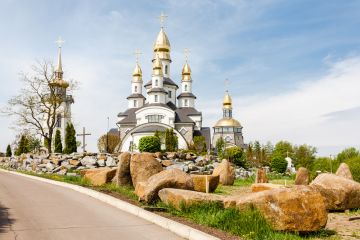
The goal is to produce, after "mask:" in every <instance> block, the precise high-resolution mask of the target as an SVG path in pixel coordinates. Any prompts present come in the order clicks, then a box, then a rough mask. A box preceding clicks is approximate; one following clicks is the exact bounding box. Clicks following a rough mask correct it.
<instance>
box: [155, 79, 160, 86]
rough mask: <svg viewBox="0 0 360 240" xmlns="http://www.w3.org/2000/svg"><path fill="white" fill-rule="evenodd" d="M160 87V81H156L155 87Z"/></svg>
mask: <svg viewBox="0 0 360 240" xmlns="http://www.w3.org/2000/svg"><path fill="white" fill-rule="evenodd" d="M158 85H159V80H157V79H156V80H155V87H157V86H158Z"/></svg>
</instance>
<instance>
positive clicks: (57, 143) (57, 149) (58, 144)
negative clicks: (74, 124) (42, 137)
mask: <svg viewBox="0 0 360 240" xmlns="http://www.w3.org/2000/svg"><path fill="white" fill-rule="evenodd" d="M54 144H55V152H56V153H62V143H61V133H60V130H59V129H58V130H56V134H55V143H54Z"/></svg>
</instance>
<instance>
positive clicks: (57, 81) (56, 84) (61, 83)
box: [50, 79, 69, 88]
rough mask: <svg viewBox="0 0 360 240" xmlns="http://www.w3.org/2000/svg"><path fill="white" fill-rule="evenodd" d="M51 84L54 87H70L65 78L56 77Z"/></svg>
mask: <svg viewBox="0 0 360 240" xmlns="http://www.w3.org/2000/svg"><path fill="white" fill-rule="evenodd" d="M50 85H51V86H53V87H61V88H68V87H69V83H68V82H67V81H65V80H63V79H55V80H54V81H52V82H51V83H50Z"/></svg>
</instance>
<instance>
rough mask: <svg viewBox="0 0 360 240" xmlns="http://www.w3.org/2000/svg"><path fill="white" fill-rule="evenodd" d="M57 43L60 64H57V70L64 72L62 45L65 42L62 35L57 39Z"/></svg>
mask: <svg viewBox="0 0 360 240" xmlns="http://www.w3.org/2000/svg"><path fill="white" fill-rule="evenodd" d="M55 43H56V44H57V45H58V48H59V55H58V66H57V70H56V71H57V72H62V61H61V47H62V45H63V44H64V43H65V41H64V40H63V39H61V37H59V38H58V40H56V41H55Z"/></svg>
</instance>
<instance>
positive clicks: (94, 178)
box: [84, 168, 116, 186]
mask: <svg viewBox="0 0 360 240" xmlns="http://www.w3.org/2000/svg"><path fill="white" fill-rule="evenodd" d="M115 173H116V168H115V169H111V168H99V169H97V171H87V172H85V175H84V178H85V179H88V180H89V181H90V183H91V184H92V185H93V186H101V185H104V184H105V183H108V182H111V180H112V179H113V177H114V176H115Z"/></svg>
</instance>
